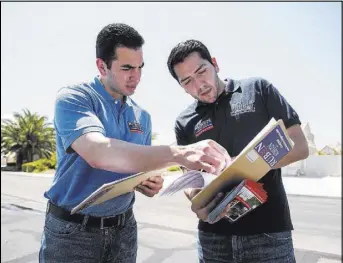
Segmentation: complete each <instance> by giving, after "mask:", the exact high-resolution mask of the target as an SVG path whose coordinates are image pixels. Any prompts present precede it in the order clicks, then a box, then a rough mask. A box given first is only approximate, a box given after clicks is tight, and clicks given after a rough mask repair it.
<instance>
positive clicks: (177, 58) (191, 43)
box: [167, 39, 213, 81]
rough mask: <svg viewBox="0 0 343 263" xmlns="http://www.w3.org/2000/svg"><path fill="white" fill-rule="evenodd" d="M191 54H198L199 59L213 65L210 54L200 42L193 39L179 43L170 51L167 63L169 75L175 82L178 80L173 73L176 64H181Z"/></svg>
mask: <svg viewBox="0 0 343 263" xmlns="http://www.w3.org/2000/svg"><path fill="white" fill-rule="evenodd" d="M193 52H198V53H199V55H200V57H202V58H203V59H206V60H208V61H209V62H210V63H211V64H213V63H212V57H211V54H210V52H209V51H208V49H207V47H206V46H205V45H204V44H203V43H202V42H200V41H199V40H194V39H189V40H186V41H184V42H181V43H179V44H177V45H176V46H175V47H174V48H173V49H172V51H171V52H170V54H169V57H168V62H167V65H168V69H169V72H170V74H171V75H172V76H173V77H174V79H176V80H177V81H178V79H177V76H176V73H175V71H174V66H175V65H176V64H179V63H182V62H183V61H184V60H185V59H186V58H187V57H188V56H189V55H190V54H191V53H193Z"/></svg>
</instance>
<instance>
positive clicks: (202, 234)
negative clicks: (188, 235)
mask: <svg viewBox="0 0 343 263" xmlns="http://www.w3.org/2000/svg"><path fill="white" fill-rule="evenodd" d="M168 68H169V71H170V73H171V75H172V76H173V77H174V78H175V79H176V80H177V81H178V83H179V84H180V85H181V86H182V87H183V88H184V89H185V91H186V92H187V93H188V94H190V95H191V96H192V97H193V98H195V99H196V101H195V102H194V103H193V104H191V105H190V106H189V107H188V108H187V109H185V110H184V111H183V112H182V113H181V114H180V115H179V117H178V118H177V120H176V124H175V133H176V138H177V143H178V144H179V145H187V144H191V143H195V142H197V141H200V140H203V139H213V140H215V141H216V142H218V143H219V144H221V145H222V146H224V148H226V150H227V151H228V153H229V154H230V156H232V157H233V158H234V157H235V156H237V155H238V154H239V153H240V151H241V150H243V148H244V147H245V146H246V145H247V144H248V143H249V142H250V141H251V140H252V139H253V138H254V137H255V135H256V134H257V133H258V132H259V131H260V130H261V129H262V128H263V127H264V126H265V125H266V124H267V123H268V122H269V120H270V119H271V118H272V117H274V118H275V119H276V120H278V119H282V120H283V121H284V123H285V126H286V128H287V132H288V134H289V136H290V138H291V139H292V140H293V142H294V143H295V145H294V148H293V150H292V151H291V152H290V153H289V154H288V155H287V156H286V157H285V158H283V159H282V160H281V161H280V162H279V163H278V164H277V165H276V166H275V167H274V169H273V170H271V171H270V172H269V173H267V174H266V175H265V176H264V177H263V178H262V179H261V180H260V182H261V183H263V186H264V189H265V190H266V191H267V192H268V201H267V202H266V203H265V204H263V205H262V206H261V207H259V208H257V209H255V210H253V211H252V212H250V213H249V214H247V215H246V216H244V217H242V218H241V219H239V220H237V222H235V223H230V222H229V221H227V220H226V219H225V217H224V218H222V217H223V216H224V214H222V215H221V218H220V220H217V222H216V223H214V224H209V223H208V222H206V221H207V216H208V213H209V212H210V211H211V209H212V208H213V205H214V203H216V202H217V201H218V200H219V198H218V196H217V197H216V198H215V199H214V200H212V201H211V202H210V203H209V204H208V205H207V206H206V207H203V208H200V209H196V208H194V207H192V210H193V211H194V212H195V213H196V214H197V216H198V217H199V219H200V221H199V225H198V229H199V232H198V255H199V259H200V262H242V263H248V262H259V263H260V262H273V263H278V262H282V263H285V262H295V258H294V249H293V242H292V234H291V230H293V225H292V221H291V218H290V211H289V207H288V201H287V197H286V193H285V189H284V186H283V183H282V178H281V169H280V168H281V167H283V166H285V165H288V164H290V163H293V162H296V161H299V160H302V159H305V158H307V156H308V145H307V141H306V139H305V136H304V134H303V132H302V130H301V128H300V124H301V122H300V120H299V117H298V115H297V113H296V112H295V110H294V109H293V108H292V107H291V106H290V105H289V104H288V102H287V101H286V100H285V98H284V97H282V95H281V94H280V93H279V92H278V90H277V89H276V88H275V87H274V86H273V85H272V84H271V83H270V82H268V81H267V80H265V79H262V78H249V79H244V80H232V79H225V80H221V79H219V77H218V71H219V67H218V64H217V62H216V60H215V59H214V58H212V57H211V55H210V53H209V51H208V49H207V48H206V46H204V45H203V44H202V43H201V42H200V41H196V40H187V41H185V42H181V43H179V44H178V45H177V46H175V47H174V48H173V50H172V51H171V53H170V55H169V58H168ZM196 193H197V191H195V190H193V191H191V192H188V193H186V195H187V196H188V198H192V197H193V196H194V195H195V194H196Z"/></svg>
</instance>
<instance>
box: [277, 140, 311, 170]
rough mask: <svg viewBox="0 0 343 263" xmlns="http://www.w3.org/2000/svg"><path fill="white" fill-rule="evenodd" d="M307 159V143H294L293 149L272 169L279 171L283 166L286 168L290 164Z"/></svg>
mask: <svg viewBox="0 0 343 263" xmlns="http://www.w3.org/2000/svg"><path fill="white" fill-rule="evenodd" d="M307 157H308V145H307V142H306V141H305V142H299V143H295V145H294V148H293V149H292V150H291V151H290V152H289V153H288V154H287V155H286V156H285V157H283V158H282V159H281V160H280V161H279V162H278V163H277V164H276V165H275V166H274V167H273V169H279V168H282V167H284V166H287V165H289V164H291V163H294V162H297V161H300V160H304V159H306V158H307Z"/></svg>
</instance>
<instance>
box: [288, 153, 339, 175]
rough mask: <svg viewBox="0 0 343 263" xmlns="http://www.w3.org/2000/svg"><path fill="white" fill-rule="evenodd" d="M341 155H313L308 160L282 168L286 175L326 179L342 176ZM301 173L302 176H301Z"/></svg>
mask: <svg viewBox="0 0 343 263" xmlns="http://www.w3.org/2000/svg"><path fill="white" fill-rule="evenodd" d="M341 167H342V156H341V155H311V156H309V157H308V158H307V159H306V160H303V161H299V162H295V163H293V164H291V165H288V166H286V167H284V168H282V172H283V174H284V175H291V176H296V175H297V173H298V175H301V176H306V177H325V176H341V175H342V168H341ZM299 171H300V174H299Z"/></svg>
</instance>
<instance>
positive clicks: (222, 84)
mask: <svg viewBox="0 0 343 263" xmlns="http://www.w3.org/2000/svg"><path fill="white" fill-rule="evenodd" d="M226 85H227V83H226V82H225V81H224V80H221V79H220V78H218V85H217V86H218V96H217V97H219V96H220V95H221V94H222V93H223V92H224V90H225V87H226Z"/></svg>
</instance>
